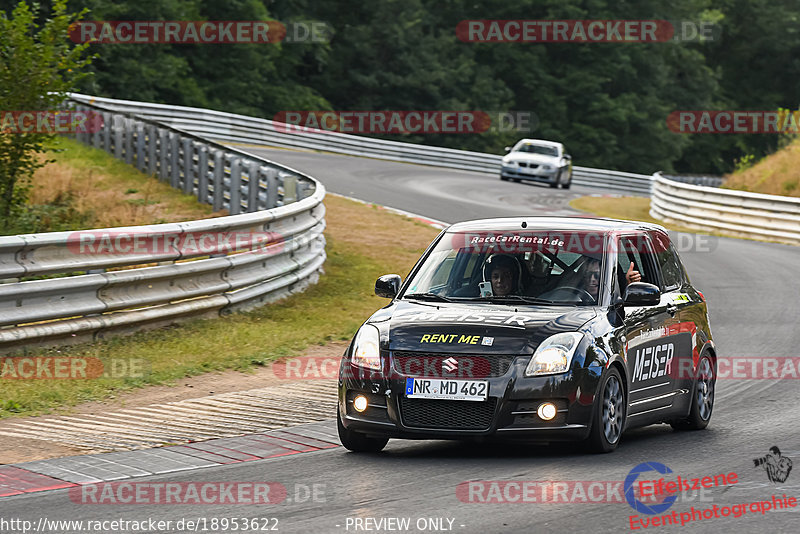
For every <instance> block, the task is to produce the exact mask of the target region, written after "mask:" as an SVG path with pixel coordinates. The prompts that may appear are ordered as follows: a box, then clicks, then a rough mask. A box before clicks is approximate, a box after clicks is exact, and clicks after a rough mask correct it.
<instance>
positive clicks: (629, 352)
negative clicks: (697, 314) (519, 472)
mask: <svg viewBox="0 0 800 534" xmlns="http://www.w3.org/2000/svg"><path fill="white" fill-rule="evenodd" d="M631 263H633V264H634V269H635V270H637V271H639V273H640V274H641V275H642V280H641V281H642V282H646V283H650V284H654V285H656V286H659V287H661V279H660V275H659V270H658V265H657V261H656V256H655V254H654V253H653V247H652V243H651V242H650V239H649V237H648V235H647V234H646V233H644V232H642V233H637V234H630V235H624V234H623V235H621V236H620V237H619V242H618V247H617V281H618V283H619V284H620V287H621V288H624V286H625V285H626V281H625V273H626V272H627V271H628V268H629V267H630V264H631ZM622 295H623V296H624V289H623V290H622ZM669 302H670V300H669V298H668V297H665V296H664V295H662V296H661V300H660V302H659V303H658V304H656V305H653V306H626V307H625V320H624V326H623V330H624V336H625V342H624V349H625V356H626V363H627V366H628V380H629V394H628V417H629V419H630V422H631V423H632V424H634V425H638V424H646V423H647V422H649V421H651V420H657V419H659V418H661V417H662V416H663V415H664V414H665V413H668V412H669V410H670V408H671V406H672V402H673V396H674V383H675V381H674V379H673V377H672V376H671V373H670V371H671V363H672V359H673V358H674V357H675V350H676V347H675V346H674V345H673V344H672V342H671V341H670V340H669V339H668V338H669V332H670V330H669V329H670V325H671V324H672V323H673V322H674V318H673V316H672V315H670V312H669V309H668V304H669Z"/></svg>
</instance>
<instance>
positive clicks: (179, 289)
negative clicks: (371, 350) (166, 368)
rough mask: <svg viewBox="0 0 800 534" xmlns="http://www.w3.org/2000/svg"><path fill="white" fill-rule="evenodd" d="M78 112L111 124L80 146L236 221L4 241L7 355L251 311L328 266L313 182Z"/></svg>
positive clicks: (138, 125) (3, 343)
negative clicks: (105, 153) (193, 197)
mask: <svg viewBox="0 0 800 534" xmlns="http://www.w3.org/2000/svg"><path fill="white" fill-rule="evenodd" d="M78 107H81V108H84V109H85V108H86V107H91V108H92V109H94V110H95V111H98V112H101V113H102V114H103V119H104V125H103V128H102V129H101V130H100V131H98V132H96V133H92V134H84V135H79V136H78V137H79V139H80V140H81V141H83V142H86V143H89V144H92V145H94V146H97V147H100V148H103V149H105V150H106V151H108V152H110V153H112V154H114V155H115V156H117V157H118V158H120V159H123V160H124V161H126V162H128V163H130V164H133V165H135V166H136V167H137V168H139V169H140V170H143V171H145V172H148V173H152V174H155V175H156V176H158V177H159V178H160V179H161V180H163V181H167V182H169V183H170V184H171V185H173V186H174V187H177V188H179V189H181V190H183V191H184V192H186V193H193V194H194V195H196V196H197V198H198V199H199V200H200V201H201V202H205V203H208V204H211V205H213V206H214V208H215V209H221V208H223V207H224V208H227V209H228V210H229V212H230V213H232V215H229V216H226V217H218V218H211V219H204V220H198V221H189V222H183V223H168V224H156V225H150V226H138V227H127V228H107V229H95V230H86V231H81V232H52V233H44V234H29V235H19V236H8V237H0V279H4V280H5V282H6V283H4V284H0V352H7V351H9V350H15V349H17V348H20V347H23V346H31V345H35V344H53V343H64V342H67V341H75V340H86V339H87V338H88V339H92V338H98V337H102V336H104V335H106V334H107V333H109V332H118V331H124V330H138V329H141V328H143V327H146V326H155V325H162V324H168V323H172V322H175V321H177V320H178V319H181V318H183V317H187V316H198V315H207V314H226V313H230V312H232V311H235V310H243V309H249V308H252V307H256V306H259V305H263V304H265V303H268V302H272V301H274V300H277V299H279V298H282V297H284V296H287V295H289V294H292V293H295V292H298V291H302V290H303V289H304V288H305V287H306V286H308V285H309V284H311V283H315V282H316V281H317V279H318V277H319V273H320V272H321V269H322V265H323V263H324V261H325V259H326V255H325V238H324V236H323V233H322V232H323V230H324V229H325V218H324V216H325V206H324V205H323V204H322V201H323V199H324V197H325V188H324V186H323V185H322V184H320V183H319V182H318V181H316V180H315V179H313V178H311V177H309V176H306V175H304V174H302V173H299V172H297V171H295V170H293V169H290V168H288V167H285V166H282V165H278V164H276V163H273V162H271V161H268V160H265V159H263V158H259V157H256V156H253V155H251V154H248V153H246V152H243V151H240V150H235V149H232V148H230V147H226V146H223V145H220V144H217V143H213V142H209V141H206V140H204V139H202V138H200V137H198V136H196V135H194V134H191V133H187V132H183V131H181V130H179V129H177V128H173V127H169V126H165V125H162V124H159V123H157V122H154V121H151V120H147V119H142V118H140V117H134V116H132V115H130V114H126V113H119V112H113V111H110V110H107V109H103V108H99V107H97V106H94V105H91V106H87V105H86V104H81V105H79V106H78ZM243 212H244V213H243ZM206 238H207V239H209V240H211V241H206V243H207V244H209V245H210V246H205V247H203V246H199V245H198V241H200V240H202V239H206ZM101 243H105V244H106V245H107V246H106V247H105V248H103V247H101V246H100V244H101ZM190 244H194V245H195V246H190ZM153 264H156V265H153ZM109 268H123V269H124V270H114V271H107V269H109ZM54 274H55V275H61V276H59V277H45V276H44V275H54ZM43 277H44V279H33V280H25V279H26V278H43ZM20 279H22V281H20Z"/></svg>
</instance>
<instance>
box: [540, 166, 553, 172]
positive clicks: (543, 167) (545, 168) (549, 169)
mask: <svg viewBox="0 0 800 534" xmlns="http://www.w3.org/2000/svg"><path fill="white" fill-rule="evenodd" d="M542 169H544V170H546V171H552V170H553V166H552V165H542Z"/></svg>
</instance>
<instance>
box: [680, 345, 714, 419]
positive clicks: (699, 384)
mask: <svg viewBox="0 0 800 534" xmlns="http://www.w3.org/2000/svg"><path fill="white" fill-rule="evenodd" d="M716 381H717V377H716V375H715V373H714V364H713V363H712V362H711V358H709V357H708V355H705V356H703V357H702V358H701V359H700V362H699V363H698V364H697V377H696V378H695V384H694V395H693V396H692V407H691V408H690V409H689V416H688V417H686V418H685V419H680V420H677V421H672V422H671V423H670V426H671V427H672V428H674V429H675V430H702V429H704V428H705V427H707V426H708V423H709V422H710V421H711V412H712V411H713V410H714V391H715V389H716Z"/></svg>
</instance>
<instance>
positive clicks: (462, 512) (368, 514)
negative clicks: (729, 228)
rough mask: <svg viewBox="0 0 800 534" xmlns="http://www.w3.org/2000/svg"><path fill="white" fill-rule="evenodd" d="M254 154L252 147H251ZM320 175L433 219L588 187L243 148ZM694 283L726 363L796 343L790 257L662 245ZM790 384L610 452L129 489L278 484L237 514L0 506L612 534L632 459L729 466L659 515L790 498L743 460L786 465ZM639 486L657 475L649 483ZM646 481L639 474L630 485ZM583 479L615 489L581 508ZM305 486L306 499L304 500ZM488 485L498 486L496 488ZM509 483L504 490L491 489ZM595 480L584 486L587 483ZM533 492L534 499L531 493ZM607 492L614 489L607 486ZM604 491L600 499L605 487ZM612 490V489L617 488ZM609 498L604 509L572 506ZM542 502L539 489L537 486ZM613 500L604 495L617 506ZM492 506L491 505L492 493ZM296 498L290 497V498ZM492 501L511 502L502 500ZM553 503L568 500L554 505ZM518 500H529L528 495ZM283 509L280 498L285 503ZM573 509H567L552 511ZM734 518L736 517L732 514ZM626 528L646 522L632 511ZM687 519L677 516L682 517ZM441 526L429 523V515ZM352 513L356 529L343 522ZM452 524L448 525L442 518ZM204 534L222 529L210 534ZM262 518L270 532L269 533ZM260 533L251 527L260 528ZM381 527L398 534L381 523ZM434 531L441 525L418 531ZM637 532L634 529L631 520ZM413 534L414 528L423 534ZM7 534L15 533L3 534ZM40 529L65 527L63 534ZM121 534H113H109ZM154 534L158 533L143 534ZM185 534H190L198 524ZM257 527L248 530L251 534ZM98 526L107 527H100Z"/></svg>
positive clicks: (508, 456) (346, 464)
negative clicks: (692, 428) (554, 488)
mask: <svg viewBox="0 0 800 534" xmlns="http://www.w3.org/2000/svg"><path fill="white" fill-rule="evenodd" d="M251 150H252V149H251ZM253 151H254V152H257V153H259V154H261V155H264V156H267V157H269V158H271V159H274V160H276V161H279V162H281V163H285V164H287V165H289V166H292V167H295V168H297V169H298V170H301V171H305V172H308V173H310V174H312V175H313V176H316V177H318V178H320V179H321V180H322V181H323V183H325V185H326V187H328V189H329V191H333V192H336V193H341V194H345V195H351V196H354V197H356V198H360V199H363V200H367V201H371V202H377V203H381V204H385V205H389V206H392V207H395V208H399V209H404V210H407V211H411V212H414V213H418V214H421V215H424V216H427V217H432V218H436V219H439V220H443V221H446V222H456V221H459V220H464V219H470V218H478V217H491V216H505V215H517V214H524V213H527V214H533V215H536V214H544V213H566V212H567V211H568V208H566V202H565V199H569V198H572V197H574V196H577V195H578V194H581V193H587V192H592V193H593V192H596V190H585V189H583V190H582V189H581V188H578V187H577V186H576V187H574V188H573V190H570V191H569V192H567V191H561V190H558V191H556V190H551V189H549V188H547V187H543V186H536V185H526V184H514V183H503V182H500V181H499V180H498V179H496V178H494V177H490V176H486V175H482V174H477V173H464V172H458V171H448V170H445V169H436V168H429V167H420V166H413V165H404V164H399V163H388V162H381V161H377V160H370V159H363V158H349V157H343V156H331V155H322V154H313V153H301V152H290V151H283V150H258V151H256V150H253ZM674 238H675V239H677V240H678V242H679V249H680V251H681V256H682V258H683V260H684V262H685V264H686V266H687V268H688V271H689V275H690V277H691V279H692V282H693V284H694V285H695V286H696V287H698V288H699V289H700V290H701V291H703V292H704V294H705V296H706V298H707V301H708V303H709V308H710V315H711V323H712V329H713V334H714V339H715V341H716V342H717V346H718V349H719V351H720V354H721V355H724V356H754V357H762V356H793V355H794V354H795V347H798V346H800V329H798V328H796V327H795V325H796V324H797V322H798V318H800V299H798V290H797V288H798V282H797V279H796V275H797V272H798V269H797V267H798V265H800V248H795V247H789V246H782V245H773V244H764V243H757V242H752V241H744V240H735V239H721V238H709V237H699V236H695V235H693V234H683V235H680V236H675V237H674ZM799 383H800V382H799V381H797V380H792V379H786V380H735V379H729V380H720V381H719V382H718V390H717V399H716V406H715V409H714V415H713V418H712V422H711V425H710V426H709V428H708V429H706V430H705V431H701V432H690V433H680V432H673V431H672V430H671V429H670V428H669V427H668V426H666V425H655V426H651V427H647V428H644V429H638V430H635V431H632V432H628V433H626V435H625V436H624V438H623V441H622V443H621V445H620V447H619V449H618V450H617V451H616V452H614V453H613V454H607V455H586V454H583V453H582V451H581V450H580V449H579V448H577V447H575V446H564V445H558V446H553V447H542V446H531V445H508V444H491V443H490V444H480V445H476V444H462V443H451V442H443V441H436V442H404V441H398V440H393V441H391V442H390V443H389V445H388V446H387V448H386V449H385V451H384V452H383V453H381V454H377V455H357V454H352V453H347V452H346V451H345V450H343V449H341V448H337V449H330V450H326V451H319V452H314V453H305V454H301V455H297V456H287V457H281V458H275V459H270V460H263V461H256V462H245V463H240V464H235V465H230V466H224V467H218V468H211V469H203V470H199V471H193V472H187V473H185V474H183V475H175V474H172V475H165V476H159V477H149V478H148V479H136V480H137V481H147V480H150V481H170V482H176V481H177V482H180V481H195V482H197V481H274V482H280V483H282V484H283V485H284V486H286V487H287V490H288V499H287V500H286V501H283V502H281V503H279V504H274V505H263V506H252V505H250V506H248V505H219V506H202V507H200V506H196V505H178V506H176V505H169V506H168V505H135V506H133V505H87V504H77V503H75V502H73V501H72V500H70V498H69V494H68V492H67V491H65V490H57V491H50V492H45V493H40V494H28V495H22V496H19V497H12V498H8V499H4V500H2V501H0V531H1V532H14V530H4V529H3V528H1V527H2V519H9V518H22V519H29V520H32V521H34V522H38V520H39V519H40V518H41V517H47V518H48V519H77V520H89V519H96V520H113V519H127V520H146V519H148V518H155V519H162V520H171V521H172V522H173V523H172V526H171V528H169V529H166V530H160V531H167V532H182V531H188V530H187V529H183V530H181V529H177V528H175V524H176V522H177V521H178V520H180V519H181V518H189V519H191V518H195V519H196V518H198V517H205V518H209V519H207V521H210V518H212V517H217V518H223V517H227V518H231V517H245V518H258V517H262V518H263V517H276V518H278V525H277V529H278V531H280V532H311V533H316V532H450V531H453V532H464V533H467V532H470V533H472V532H476V533H477V532H534V533H535V532H576V531H591V532H621V531H627V530H630V529H631V522H630V521H631V519H630V517H631V516H632V515H637V513H636V512H635V511H634V510H633V508H632V507H631V506H629V504H628V503H627V502H625V498H624V496H622V495H621V493H622V489H621V485H620V484H619V482H621V481H623V480H624V479H625V477H626V475H627V474H628V473H629V471H631V469H633V468H634V467H635V466H637V465H638V464H640V463H642V462H660V463H662V464H665V465H667V466H668V467H670V468H671V469H672V470H673V472H674V474H678V475H681V476H682V477H688V478H700V477H704V476H712V477H713V476H715V475H720V474H727V473H730V472H735V473H736V474H737V475H738V482H737V483H736V484H733V485H731V486H728V487H727V488H722V489H721V488H716V489H714V490H705V491H704V492H702V493H699V494H697V492H687V493H684V494H683V496H682V497H681V498H679V499H678V501H677V502H675V503H674V504H673V505H672V507H671V508H670V509H669V510H668V511H667V512H665V513H671V512H672V511H675V512H677V514H678V515H677V516H676V517H677V518H678V521H679V522H680V517H681V516H680V514H681V513H687V514H691V508H692V507H694V508H695V509H705V508H709V509H711V508H712V507H713V506H717V507H718V510H721V508H722V507H723V506H732V505H735V504H741V503H748V502H750V501H756V500H758V501H761V500H768V499H770V498H771V497H772V495H778V496H781V495H783V494H786V495H787V497H792V496H794V497H798V496H800V491H798V489H799V488H800V472H793V473H791V474H790V475H789V477H788V479H787V480H786V482H785V483H782V484H781V483H772V482H770V481H769V480H768V479H767V475H766V472H765V471H764V470H763V469H762V468H760V467H755V466H754V462H753V459H755V458H757V457H762V456H764V455H765V454H766V453H767V452H768V449H769V448H770V447H771V446H778V447H780V449H781V452H782V453H783V455H784V456H788V457H789V458H793V459H794V461H798V458H800V426H799V425H798V422H799V420H800V417H798V415H797V406H798V405H800V389H798V387H797V385H798V384H799ZM651 475H652V476H648V477H647V478H657V477H656V475H655V473H651ZM642 477H643V478H645V476H644V475H642ZM467 481H514V482H543V481H550V482H556V483H561V482H565V483H567V484H568V488H569V490H568V491H567V492H566V493H561V494H559V496H558V499H557V500H558V502H547V503H543V502H540V501H541V488H540V487H539V486H529V487H531V488H534V491H532V492H531V493H530V494H528V496H527V498H526V499H525V500H527V501H528V502H506V503H501V504H493V503H481V502H476V501H479V500H480V499H481V498H485V497H487V496H490V495H492V493H491V491H493V490H492V486H491V485H489V484H484V485H482V486H472V488H473V492H472V493H471V494H470V493H469V491H466V492H459V491H458V488H462V489H463V488H464V486H463V485H462V486H459V485H460V484H462V483H465V482H467ZM592 481H602V482H603V483H604V484H605V483H606V482H613V481H616V482H617V484H616V486H614V484H611V488H609V487H608V486H607V485H605V486H603V487H604V488H605V489H604V490H603V491H602V492H599V493H598V492H597V491H595V492H594V493H592V494H591V495H588V496H586V497H584V498H582V496H581V493H580V492H579V491H578V489H576V488H579V489H584V490H587V491H588V488H589V486H590V483H591V482H592ZM314 485H317V486H316V488H317V490H318V491H317V497H316V499H315V498H313V496H310V497H309V498H307V499H304V497H305V496H306V494H307V492H306V489H307V488H308V489H310V488H313V487H314ZM498 487H499V486H498ZM504 487H506V488H512V489H513V488H514V486H508V485H506V486H504ZM597 487H598V486H595V488H597ZM537 488H538V489H537ZM615 488H616V491H615ZM609 490H611V491H609ZM616 492H618V493H616ZM606 493H608V494H609V495H610V497H611V501H612V502H588V503H587V502H579V501H581V500H589V501H591V500H592V499H595V498H600V499H601V500H602V498H603V495H604V494H606ZM549 494H552V492H550V493H549ZM615 495H616V497H615ZM501 496H502V495H501ZM298 497H299V499H298ZM506 497H509V498H511V499H514V498H515V497H517V498H518V500H521V499H522V497H521V496H520V494H519V493H518V492H516V491H509V492H508V494H507V495H506ZM565 497H566V498H565ZM532 499H536V501H533V500H532ZM289 500H291V502H289ZM565 500H567V501H572V502H564V501H565ZM737 510H738V511H739V513H741V509H740V508H739V509H737ZM798 511H800V507H797V508H791V509H789V510H787V511H777V512H773V511H770V512H767V513H766V514H762V513H760V512H758V511H755V510H754V508H748V509H747V512H746V513H745V514H744V515H741V516H740V517H733V516H730V517H724V518H723V517H719V518H712V519H702V520H697V519H696V518H697V516H696V515H695V521H692V522H689V523H687V524H686V525H685V526H682V527H681V525H677V526H667V527H650V528H647V529H646V530H647V531H648V532H652V531H659V532H663V531H670V532H676V531H679V529H680V531H685V529H688V530H689V531H691V532H701V531H702V532H731V531H735V532H797V530H798V527H797V524H798V519H800V515H797V514H798ZM638 516H639V517H640V518H643V517H648V518H652V517H656V516H647V515H644V514H638ZM687 517H688V516H687ZM388 518H408V519H409V520H410V524H409V528H408V529H403V528H394V529H388V528H383V529H378V528H376V527H377V523H375V522H374V521H380V520H381V519H384V520H386V519H388ZM436 518H444V520H443V521H442V524H441V525H438V524H437V523H436V522H433V521H428V520H429V519H436ZM356 519H360V520H361V522H357V521H356ZM450 520H452V523H450ZM206 525H207V526H208V529H207V530H205V532H230V531H233V529H232V527H231V528H228V529H223V528H219V527H218V528H216V529H213V530H212V529H211V528H210V523H208V522H207V523H206ZM273 525H274V522H272V523H268V526H273ZM260 526H262V525H259V527H260ZM383 526H384V527H386V526H389V527H397V526H398V525H397V524H395V523H388V524H387V523H384V524H383ZM432 526H433V527H436V526H440V527H441V528H431V527H432ZM635 526H638V527H641V525H640V524H637V525H635ZM359 527H360V528H359ZM423 527H424V528H423ZM17 531H19V530H17ZM50 531H51V532H56V531H58V532H69V530H67V529H62V530H50ZM118 531H121V532H124V531H123V530H118ZM143 531H144V532H159V530H148V529H145V530H143ZM198 531H200V532H203V531H204V530H202V528H199V529H198ZM259 531H261V529H260V528H259ZM109 532H110V530H109Z"/></svg>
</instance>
